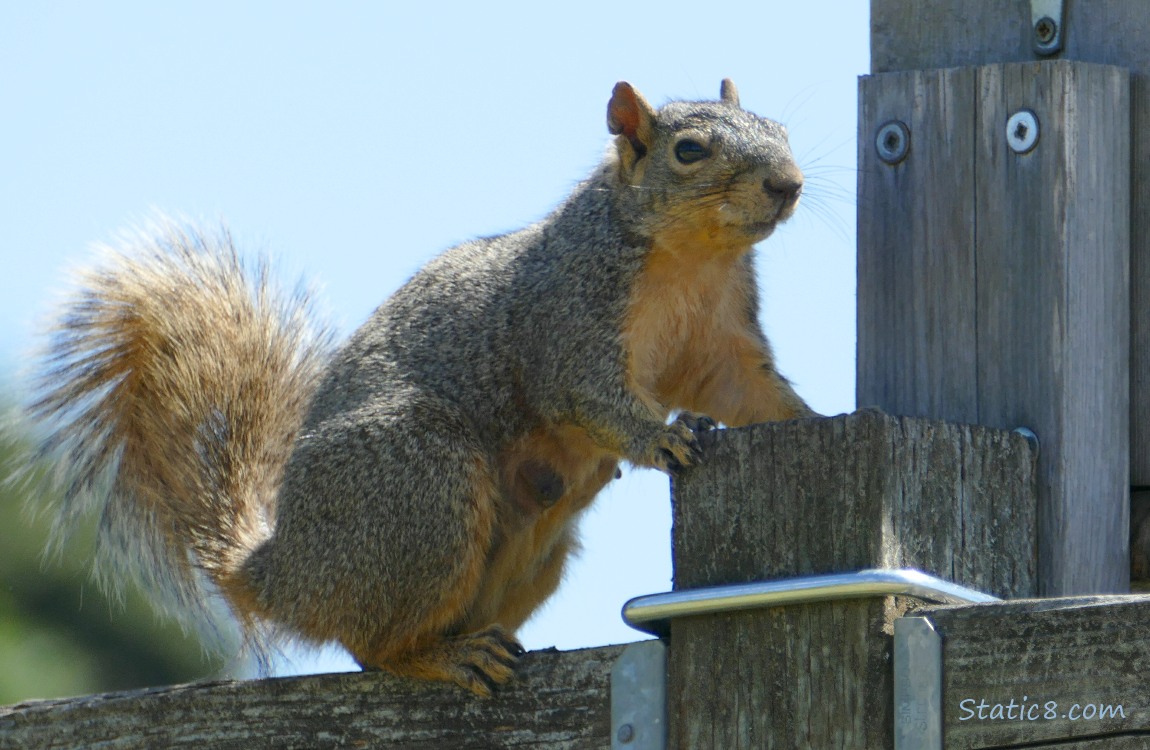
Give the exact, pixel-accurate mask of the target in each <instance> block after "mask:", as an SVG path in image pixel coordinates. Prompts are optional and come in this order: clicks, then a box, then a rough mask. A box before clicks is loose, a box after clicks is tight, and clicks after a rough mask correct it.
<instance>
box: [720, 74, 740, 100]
mask: <svg viewBox="0 0 1150 750" xmlns="http://www.w3.org/2000/svg"><path fill="white" fill-rule="evenodd" d="M719 98H720V99H721V100H723V101H724V102H726V103H727V104H733V105H735V106H736V107H737V106H739V90H738V89H737V88H735V82H734V81H732V80H731V79H730V78H724V79H723V82H722V83H720V84H719Z"/></svg>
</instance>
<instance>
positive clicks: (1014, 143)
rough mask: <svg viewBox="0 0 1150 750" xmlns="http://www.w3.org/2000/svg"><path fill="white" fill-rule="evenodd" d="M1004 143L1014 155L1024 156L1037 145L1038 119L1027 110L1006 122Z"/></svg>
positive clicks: (1013, 115)
mask: <svg viewBox="0 0 1150 750" xmlns="http://www.w3.org/2000/svg"><path fill="white" fill-rule="evenodd" d="M1006 142H1007V143H1008V144H1010V150H1011V151H1013V152H1014V153H1016V154H1025V153H1027V152H1029V151H1031V150H1032V149H1033V148H1034V147H1035V145H1037V144H1038V118H1037V117H1036V116H1035V115H1034V113H1033V112H1031V111H1030V110H1029V109H1022V110H1019V111H1017V112H1015V113H1014V114H1012V115H1011V116H1010V119H1009V120H1007V121H1006Z"/></svg>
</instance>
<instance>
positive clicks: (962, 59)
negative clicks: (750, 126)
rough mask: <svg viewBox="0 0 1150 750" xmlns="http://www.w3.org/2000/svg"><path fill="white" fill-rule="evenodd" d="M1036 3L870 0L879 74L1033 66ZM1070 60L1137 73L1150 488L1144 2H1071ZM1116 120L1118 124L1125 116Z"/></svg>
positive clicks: (1135, 463)
mask: <svg viewBox="0 0 1150 750" xmlns="http://www.w3.org/2000/svg"><path fill="white" fill-rule="evenodd" d="M1029 5H1030V4H1029V0H929V1H928V0H872V2H871V71H872V72H873V73H887V72H894V71H905V70H918V69H928V68H951V67H958V66H972V65H981V64H986V63H995V62H1025V61H1034V60H1036V59H1038V57H1037V56H1036V55H1035V54H1034V52H1033V51H1032V46H1031V37H1030V34H1029V28H1030V7H1029ZM1064 6H1065V11H1064V14H1065V15H1064V19H1065V24H1064V25H1065V31H1066V33H1065V34H1064V36H1063V50H1062V52H1061V53H1060V54H1059V55H1058V57H1059V58H1060V59H1064V60H1081V61H1083V62H1094V63H1102V64H1106V65H1114V66H1118V67H1122V68H1126V69H1127V70H1129V72H1130V79H1131V88H1130V117H1131V120H1130V132H1131V133H1132V142H1131V148H1132V155H1133V158H1132V160H1131V205H1130V235H1131V236H1130V247H1131V257H1130V264H1131V285H1130V297H1131V311H1132V315H1131V352H1130V387H1131V401H1130V445H1131V463H1130V470H1131V484H1133V485H1135V486H1142V487H1148V486H1150V127H1148V126H1150V14H1147V12H1146V4H1145V2H1144V0H1067V2H1065V3H1064ZM1114 114H1115V119H1117V116H1116V115H1117V113H1114Z"/></svg>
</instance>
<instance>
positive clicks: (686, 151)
mask: <svg viewBox="0 0 1150 750" xmlns="http://www.w3.org/2000/svg"><path fill="white" fill-rule="evenodd" d="M710 155H711V152H710V151H709V150H708V149H707V147H706V146H704V145H703V144H701V143H699V142H698V141H695V140H691V139H690V138H684V139H683V140H681V141H679V142H678V143H676V144H675V158H676V159H678V160H679V162H680V163H681V164H694V163H695V162H697V161H701V160H703V159H706V158H707V157H708V156H710Z"/></svg>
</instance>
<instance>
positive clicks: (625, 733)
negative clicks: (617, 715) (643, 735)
mask: <svg viewBox="0 0 1150 750" xmlns="http://www.w3.org/2000/svg"><path fill="white" fill-rule="evenodd" d="M615 737H616V738H618V740H619V741H620V742H623V743H627V742H630V741H631V740H633V739H635V727H633V726H631V725H630V724H624V725H623V726H621V727H619V731H618V732H616V733H615Z"/></svg>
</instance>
